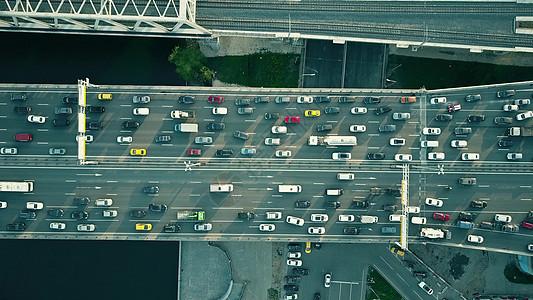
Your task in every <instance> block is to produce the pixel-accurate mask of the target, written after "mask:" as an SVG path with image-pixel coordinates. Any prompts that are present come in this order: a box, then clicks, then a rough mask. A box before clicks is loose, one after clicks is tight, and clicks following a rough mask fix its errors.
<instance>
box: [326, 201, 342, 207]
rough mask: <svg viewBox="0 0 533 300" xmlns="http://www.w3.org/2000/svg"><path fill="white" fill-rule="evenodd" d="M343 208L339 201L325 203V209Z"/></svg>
mask: <svg viewBox="0 0 533 300" xmlns="http://www.w3.org/2000/svg"><path fill="white" fill-rule="evenodd" d="M339 207H341V203H340V202H338V201H326V202H324V208H335V209H337V208H339Z"/></svg>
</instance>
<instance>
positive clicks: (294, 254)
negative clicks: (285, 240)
mask: <svg viewBox="0 0 533 300" xmlns="http://www.w3.org/2000/svg"><path fill="white" fill-rule="evenodd" d="M288 255H289V258H300V257H302V252H289V253H288Z"/></svg>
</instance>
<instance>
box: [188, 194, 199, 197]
mask: <svg viewBox="0 0 533 300" xmlns="http://www.w3.org/2000/svg"><path fill="white" fill-rule="evenodd" d="M189 196H191V197H200V194H190V195H189Z"/></svg>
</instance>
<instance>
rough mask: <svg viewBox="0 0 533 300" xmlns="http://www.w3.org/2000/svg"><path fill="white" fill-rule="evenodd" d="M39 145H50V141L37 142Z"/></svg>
mask: <svg viewBox="0 0 533 300" xmlns="http://www.w3.org/2000/svg"><path fill="white" fill-rule="evenodd" d="M37 145H48V142H37Z"/></svg>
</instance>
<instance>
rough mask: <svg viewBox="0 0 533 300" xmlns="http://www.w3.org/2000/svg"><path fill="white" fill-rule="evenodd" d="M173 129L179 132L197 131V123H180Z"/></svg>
mask: <svg viewBox="0 0 533 300" xmlns="http://www.w3.org/2000/svg"><path fill="white" fill-rule="evenodd" d="M174 131H179V132H198V124H195V123H180V124H176V126H174Z"/></svg>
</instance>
